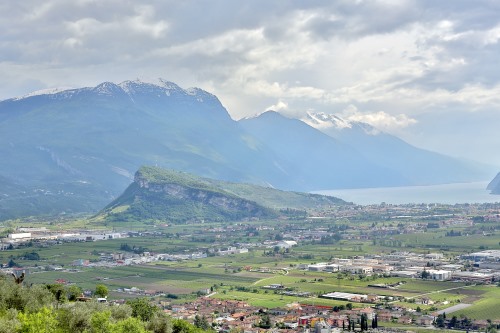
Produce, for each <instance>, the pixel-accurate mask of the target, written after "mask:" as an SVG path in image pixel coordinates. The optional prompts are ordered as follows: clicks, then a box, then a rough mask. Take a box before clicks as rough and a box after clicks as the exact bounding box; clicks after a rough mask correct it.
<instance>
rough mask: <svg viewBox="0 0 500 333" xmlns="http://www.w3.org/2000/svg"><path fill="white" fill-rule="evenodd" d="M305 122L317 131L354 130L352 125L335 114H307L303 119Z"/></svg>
mask: <svg viewBox="0 0 500 333" xmlns="http://www.w3.org/2000/svg"><path fill="white" fill-rule="evenodd" d="M301 120H302V121H303V122H305V123H306V124H308V125H309V126H312V127H314V128H317V129H327V128H332V127H333V128H336V129H340V130H341V129H344V128H352V123H351V122H349V121H347V120H345V119H342V118H340V117H339V116H336V115H333V114H327V113H324V112H320V113H312V112H307V114H306V117H305V118H303V119H301Z"/></svg>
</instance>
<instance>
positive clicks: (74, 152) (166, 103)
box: [0, 79, 475, 219]
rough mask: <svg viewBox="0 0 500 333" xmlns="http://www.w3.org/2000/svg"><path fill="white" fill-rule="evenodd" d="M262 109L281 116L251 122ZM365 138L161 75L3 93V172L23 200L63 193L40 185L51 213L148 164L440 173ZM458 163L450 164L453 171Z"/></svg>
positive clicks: (230, 176)
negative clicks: (383, 155) (240, 110)
mask: <svg viewBox="0 0 500 333" xmlns="http://www.w3.org/2000/svg"><path fill="white" fill-rule="evenodd" d="M28 95H29V94H28ZM269 116H271V117H269ZM263 118H269V119H268V120H273V119H274V120H273V121H274V123H275V125H272V124H271V122H270V123H269V124H263V125H262V126H261V129H259V130H258V131H257V129H255V128H254V129H250V127H251V126H250V122H257V121H261V119H263ZM276 124H281V125H276ZM252 126H254V125H252ZM265 126H267V129H266V131H267V132H266V133H267V134H266V133H265V131H264V127H265ZM273 126H274V127H273ZM280 126H281V127H280ZM305 142H307V145H306V144H305ZM361 148H363V147H360V146H357V147H354V146H353V145H352V144H347V143H346V142H342V141H341V140H339V139H338V138H332V137H329V136H328V135H326V134H325V133H322V132H320V131H318V130H317V129H314V128H313V127H310V126H309V125H307V124H305V123H304V122H301V121H299V120H297V119H295V120H290V119H283V118H282V116H281V115H277V114H267V115H266V114H264V116H262V115H261V116H260V117H257V118H254V119H253V120H243V121H235V120H233V119H232V118H231V116H230V115H229V113H228V112H227V110H226V109H225V108H224V106H223V105H222V103H221V102H220V101H219V99H218V98H217V97H216V96H215V95H213V94H211V93H209V92H206V91H204V90H202V89H199V88H188V89H183V88H181V87H179V86H178V85H176V84H175V83H172V82H169V81H167V80H163V79H161V80H159V81H157V82H156V83H147V82H143V81H140V80H133V81H124V82H122V83H119V84H115V83H112V82H103V83H101V84H99V85H97V86H95V87H86V88H78V89H70V90H63V91H57V90H55V91H51V92H49V93H43V92H40V93H34V94H31V95H29V96H25V97H22V98H12V99H8V100H4V101H1V102H0V156H2V158H3V162H2V164H1V165H0V175H2V176H3V177H5V178H6V179H8V180H9V181H10V182H11V183H14V184H18V185H19V186H20V187H22V188H24V189H26V193H25V194H22V193H18V194H19V195H20V196H19V197H17V198H18V199H19V200H21V201H22V202H29V198H30V197H31V194H32V193H33V191H35V190H37V189H41V190H42V191H43V192H44V193H51V195H53V196H54V198H59V199H60V200H59V201H58V202H57V203H58V205H57V209H55V208H54V207H55V205H54V202H55V201H57V200H48V196H47V195H45V196H42V195H40V194H38V195H37V198H38V199H37V200H39V201H38V203H39V205H37V207H40V212H42V213H43V212H44V209H42V208H43V206H44V202H46V208H45V212H50V213H54V212H58V211H59V212H61V213H62V212H65V213H71V212H82V211H88V210H89V209H90V210H92V211H96V210H98V209H100V208H102V207H104V206H106V205H107V204H108V203H109V202H110V201H111V200H112V199H113V198H116V197H117V196H118V195H120V193H122V191H123V190H124V189H125V188H126V187H127V186H128V185H129V183H130V181H131V178H132V175H133V174H134V173H135V171H136V170H137V169H138V168H139V167H140V166H141V165H158V166H161V167H165V168H169V169H176V170H182V171H185V172H190V173H193V174H197V175H201V176H204V177H209V178H215V179H221V180H225V181H231V182H244V183H252V184H257V185H265V186H269V187H274V188H279V189H283V190H296V191H312V190H318V189H334V188H352V187H366V186H399V185H415V184H417V183H419V182H420V183H432V182H436V179H430V180H429V179H428V178H431V177H430V176H429V175H432V174H431V173H428V175H427V176H426V177H427V179H426V178H425V177H424V179H423V180H422V179H411V178H409V177H408V176H407V175H404V174H403V173H402V171H403V170H402V169H403V168H406V166H404V165H402V166H399V167H398V168H399V169H398V168H394V167H393V166H392V165H390V164H387V163H386V164H385V165H384V164H383V163H381V162H380V161H378V160H376V159H374V158H372V157H370V156H368V157H367V155H366V154H367V153H366V152H363V151H362V150H363V149H361ZM379 149H383V148H379ZM396 157H397V156H396ZM396 157H394V158H396ZM396 161H397V158H396ZM431 162H432V161H431ZM394 163H395V162H394ZM430 164H431V165H432V163H430ZM457 165H459V164H457ZM456 169H457V166H453V167H450V168H449V170H448V173H449V177H448V178H447V181H449V179H452V178H453V177H454V174H455V173H456ZM457 170H458V169H457ZM469 171H470V172H469V173H470V176H471V177H470V178H472V179H473V178H474V177H475V174H474V172H473V168H471V170H469ZM424 176H425V174H424ZM462 178H463V177H456V179H455V180H456V181H461V180H462ZM424 180H425V182H424ZM452 180H453V179H452ZM7 194H8V193H7ZM11 198H12V197H11ZM23 200H24V201H23ZM21 201H19V202H21ZM9 202H10V203H12V201H9ZM64 202H67V203H68V205H67V207H65V209H62V207H64ZM79 202H81V204H79ZM5 208H6V209H7V211H8V209H9V207H8V206H6V207H5ZM31 212H32V213H35V212H36V209H35V210H33V211H31ZM31 212H30V214H31ZM5 216H7V215H5V214H2V213H1V212H0V219H3V218H5ZM8 216H12V214H10V215H8Z"/></svg>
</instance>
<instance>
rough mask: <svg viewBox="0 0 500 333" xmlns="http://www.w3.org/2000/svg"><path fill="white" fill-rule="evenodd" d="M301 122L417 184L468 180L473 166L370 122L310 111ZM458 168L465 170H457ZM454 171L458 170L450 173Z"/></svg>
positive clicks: (477, 174)
mask: <svg viewBox="0 0 500 333" xmlns="http://www.w3.org/2000/svg"><path fill="white" fill-rule="evenodd" d="M301 120H302V121H303V122H305V123H307V124H308V125H310V126H312V127H314V128H316V129H318V130H320V131H322V132H323V133H325V134H327V135H329V136H330V137H333V138H335V139H337V140H339V141H340V142H343V143H344V144H346V145H349V146H351V147H352V148H354V149H356V150H357V151H359V152H360V153H361V154H362V155H363V156H365V157H366V158H368V159H369V160H370V161H372V162H374V163H376V164H377V165H380V166H384V167H388V168H391V169H393V170H398V171H399V172H400V173H401V175H403V176H404V177H406V179H408V180H409V181H410V182H413V183H415V184H419V185H424V184H433V183H450V182H456V179H458V178H461V179H462V180H464V181H465V179H466V178H467V174H468V171H466V170H467V169H468V167H470V166H471V165H470V164H469V163H468V162H464V161H458V160H457V159H454V158H451V157H448V156H445V155H442V154H438V153H435V152H431V151H428V150H425V149H420V148H417V147H415V146H412V145H411V144H409V143H407V142H405V141H403V140H402V139H400V138H398V137H396V136H394V135H391V134H388V133H385V132H382V131H380V130H378V129H376V128H375V127H373V126H371V125H369V124H367V123H363V122H358V121H350V120H345V119H343V118H341V117H340V116H338V115H331V114H326V113H311V112H309V113H307V115H306V116H305V117H304V118H303V119H301ZM458 165H460V166H461V167H464V169H461V167H459V168H456V166H458ZM459 169H461V170H462V171H458V170H459ZM450 170H454V171H453V172H451V173H450ZM481 173H482V172H481V171H479V172H478V173H476V176H479V174H481ZM486 173H487V172H486V170H485V173H484V174H486ZM457 177H458V178H457Z"/></svg>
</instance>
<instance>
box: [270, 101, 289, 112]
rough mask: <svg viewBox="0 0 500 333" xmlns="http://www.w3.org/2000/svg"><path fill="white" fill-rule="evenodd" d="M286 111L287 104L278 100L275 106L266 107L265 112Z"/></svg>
mask: <svg viewBox="0 0 500 333" xmlns="http://www.w3.org/2000/svg"><path fill="white" fill-rule="evenodd" d="M286 110H288V104H287V103H286V102H284V101H282V100H279V101H278V102H277V103H276V104H274V105H271V106H268V107H267V108H266V111H276V112H279V111H286Z"/></svg>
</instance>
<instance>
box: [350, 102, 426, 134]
mask: <svg viewBox="0 0 500 333" xmlns="http://www.w3.org/2000/svg"><path fill="white" fill-rule="evenodd" d="M341 116H342V118H344V119H346V120H348V121H356V122H363V123H367V124H370V125H372V126H373V127H375V128H377V129H379V130H381V131H384V132H389V133H397V132H399V131H400V130H401V129H404V128H406V127H408V126H411V125H414V124H416V123H417V120H416V119H413V118H410V117H408V116H407V115H405V114H402V113H400V114H396V115H391V114H388V113H386V112H384V111H377V112H367V113H364V112H360V111H358V109H357V108H356V107H355V106H353V105H350V106H349V107H348V108H347V109H345V110H344V112H342V115H341Z"/></svg>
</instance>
